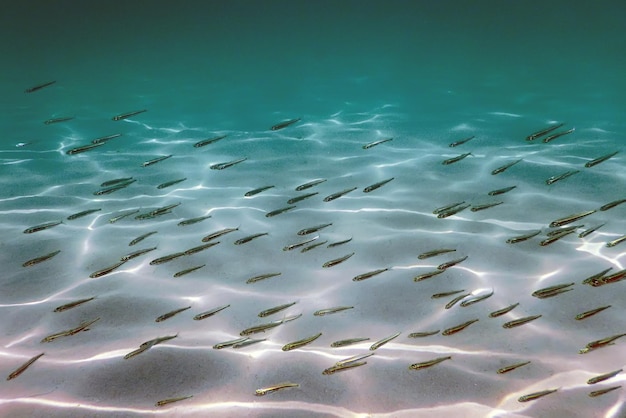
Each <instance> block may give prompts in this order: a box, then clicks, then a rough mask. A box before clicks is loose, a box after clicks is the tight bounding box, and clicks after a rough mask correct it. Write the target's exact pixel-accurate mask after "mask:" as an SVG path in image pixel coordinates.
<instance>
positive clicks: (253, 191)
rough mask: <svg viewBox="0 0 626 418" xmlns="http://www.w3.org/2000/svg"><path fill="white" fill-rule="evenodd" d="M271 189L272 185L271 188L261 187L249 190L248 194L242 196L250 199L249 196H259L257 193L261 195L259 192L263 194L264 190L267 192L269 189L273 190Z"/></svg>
mask: <svg viewBox="0 0 626 418" xmlns="http://www.w3.org/2000/svg"><path fill="white" fill-rule="evenodd" d="M273 187H274V186H273V185H272V186H263V187H259V188H256V189H254V190H250V191H249V192H246V193H245V194H244V196H245V197H251V196H254V195H257V194H259V193H261V192H264V191H266V190H269V189H271V188H273Z"/></svg>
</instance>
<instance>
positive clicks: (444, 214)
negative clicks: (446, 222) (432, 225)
mask: <svg viewBox="0 0 626 418" xmlns="http://www.w3.org/2000/svg"><path fill="white" fill-rule="evenodd" d="M470 206H471V205H462V206H457V207H455V208H452V209H450V210H448V211H444V212H441V213H439V214H438V215H437V218H439V219H443V218H447V217H449V216H452V215H456V214H457V213H459V212H461V211H462V210H465V209H467V208H469V207H470Z"/></svg>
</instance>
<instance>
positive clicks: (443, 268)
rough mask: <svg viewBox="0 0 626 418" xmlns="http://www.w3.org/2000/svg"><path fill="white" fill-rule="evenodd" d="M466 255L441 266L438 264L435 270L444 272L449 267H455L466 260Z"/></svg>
mask: <svg viewBox="0 0 626 418" xmlns="http://www.w3.org/2000/svg"><path fill="white" fill-rule="evenodd" d="M467 257H468V256H467V255H466V256H465V257H461V258H457V259H456V260H452V261H448V262H445V263H442V264H439V265H438V266H437V270H445V269H448V268H450V267H453V266H456V265H457V264H459V263H462V262H463V261H465V260H467Z"/></svg>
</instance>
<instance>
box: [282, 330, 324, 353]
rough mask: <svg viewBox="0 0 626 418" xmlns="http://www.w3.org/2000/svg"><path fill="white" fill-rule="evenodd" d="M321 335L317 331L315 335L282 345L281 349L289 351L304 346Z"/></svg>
mask: <svg viewBox="0 0 626 418" xmlns="http://www.w3.org/2000/svg"><path fill="white" fill-rule="evenodd" d="M321 336H322V333H321V332H319V333H317V334H315V335H312V336H310V337H306V338H303V339H301V340H298V341H294V342H291V343H288V344H285V345H284V346H283V348H282V350H283V351H291V350H295V349H297V348H300V347H304V346H305V345H307V344H310V343H312V342H313V341H315V340H317V339H318V338H319V337H321Z"/></svg>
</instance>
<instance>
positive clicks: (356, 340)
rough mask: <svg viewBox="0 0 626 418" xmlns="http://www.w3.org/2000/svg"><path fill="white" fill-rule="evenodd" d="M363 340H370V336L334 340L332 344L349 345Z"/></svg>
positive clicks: (334, 345) (337, 345)
mask: <svg viewBox="0 0 626 418" xmlns="http://www.w3.org/2000/svg"><path fill="white" fill-rule="evenodd" d="M363 341H369V338H368V337H358V338H348V339H346V340H339V341H335V342H332V343H331V344H330V346H331V347H333V348H338V347H345V346H347V345H352V344H357V343H360V342H363Z"/></svg>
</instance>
